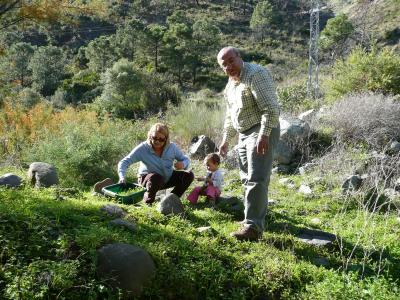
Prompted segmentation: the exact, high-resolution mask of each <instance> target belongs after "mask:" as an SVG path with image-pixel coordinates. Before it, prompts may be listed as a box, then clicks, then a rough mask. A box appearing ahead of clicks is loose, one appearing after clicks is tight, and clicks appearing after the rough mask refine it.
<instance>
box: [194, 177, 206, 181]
mask: <svg viewBox="0 0 400 300" xmlns="http://www.w3.org/2000/svg"><path fill="white" fill-rule="evenodd" d="M196 179H197V180H198V181H204V180H206V179H205V178H204V177H197V178H196Z"/></svg>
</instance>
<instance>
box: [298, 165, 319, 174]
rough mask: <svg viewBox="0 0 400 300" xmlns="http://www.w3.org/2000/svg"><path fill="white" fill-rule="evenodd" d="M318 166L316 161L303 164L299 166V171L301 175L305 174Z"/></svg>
mask: <svg viewBox="0 0 400 300" xmlns="http://www.w3.org/2000/svg"><path fill="white" fill-rule="evenodd" d="M315 166H316V164H315V163H306V164H304V165H303V166H301V167H300V168H299V173H300V175H305V174H307V172H309V171H310V170H312V168H314V167H315Z"/></svg>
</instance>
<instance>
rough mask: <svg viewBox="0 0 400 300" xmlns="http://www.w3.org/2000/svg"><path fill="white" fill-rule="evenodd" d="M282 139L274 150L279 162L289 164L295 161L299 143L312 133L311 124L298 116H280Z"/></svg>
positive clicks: (275, 158) (275, 157)
mask: <svg viewBox="0 0 400 300" xmlns="http://www.w3.org/2000/svg"><path fill="white" fill-rule="evenodd" d="M279 123H280V128H281V129H280V139H279V142H278V145H277V147H276V149H275V152H274V160H276V161H277V162H278V164H284V165H288V164H290V163H292V162H294V161H295V159H296V152H297V151H298V150H299V145H301V144H302V143H304V142H305V141H306V139H307V138H308V136H309V133H310V125H308V123H307V122H305V121H303V120H300V119H298V118H289V117H288V118H283V117H280V118H279Z"/></svg>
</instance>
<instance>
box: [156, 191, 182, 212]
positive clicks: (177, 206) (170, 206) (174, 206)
mask: <svg viewBox="0 0 400 300" xmlns="http://www.w3.org/2000/svg"><path fill="white" fill-rule="evenodd" d="M158 211H159V212H160V213H162V214H163V215H175V214H181V213H183V212H184V208H183V204H182V202H181V200H180V199H179V197H178V196H177V195H175V194H173V193H171V194H169V195H167V196H165V197H164V198H163V199H162V200H161V202H160V203H159V204H158Z"/></svg>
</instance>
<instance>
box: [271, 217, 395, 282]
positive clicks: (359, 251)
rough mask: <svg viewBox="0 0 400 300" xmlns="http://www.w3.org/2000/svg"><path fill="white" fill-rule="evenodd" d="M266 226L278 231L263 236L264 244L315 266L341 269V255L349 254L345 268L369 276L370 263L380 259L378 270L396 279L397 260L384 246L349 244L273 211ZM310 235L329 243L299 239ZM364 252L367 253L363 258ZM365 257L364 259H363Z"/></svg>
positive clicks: (345, 256) (374, 273) (373, 274)
mask: <svg viewBox="0 0 400 300" xmlns="http://www.w3.org/2000/svg"><path fill="white" fill-rule="evenodd" d="M266 225H267V226H266V228H267V231H268V232H270V233H274V234H278V235H274V236H273V237H269V238H267V243H269V244H271V245H273V246H274V247H276V248H277V249H279V250H285V249H292V251H293V252H294V253H295V254H296V256H298V257H299V258H301V259H304V260H306V261H308V262H310V263H312V264H314V265H316V266H323V267H325V268H328V269H343V265H344V263H343V258H348V257H350V256H351V258H352V261H354V263H352V264H349V265H347V271H355V272H358V273H359V275H360V276H361V277H363V278H364V277H373V276H376V275H377V273H376V271H374V266H373V265H374V264H376V263H379V262H380V261H381V262H382V266H384V267H385V272H382V270H381V275H384V276H385V277H387V278H394V279H396V278H397V279H399V278H400V259H399V257H397V256H396V255H394V254H391V253H390V251H389V250H387V249H383V250H382V251H373V252H371V251H370V250H369V249H366V248H365V247H362V246H360V245H355V244H353V243H350V242H348V241H346V240H344V239H343V238H341V237H337V236H335V235H333V234H331V233H325V232H324V231H321V230H320V229H319V228H318V227H317V226H311V228H305V227H304V226H302V223H300V222H299V221H298V220H295V219H293V218H290V217H289V216H287V215H284V214H282V213H278V212H273V211H270V212H269V214H268V216H267V221H266ZM282 234H283V235H282ZM313 234H314V235H317V236H321V237H325V238H327V239H329V240H331V243H328V244H327V245H325V246H323V245H322V246H315V245H310V244H307V243H305V242H302V241H301V239H302V238H304V236H305V235H311V236H312V235H313ZM365 253H370V255H369V257H368V258H367V259H366V255H365ZM365 260H367V261H366V262H365ZM375 269H376V266H375Z"/></svg>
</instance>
